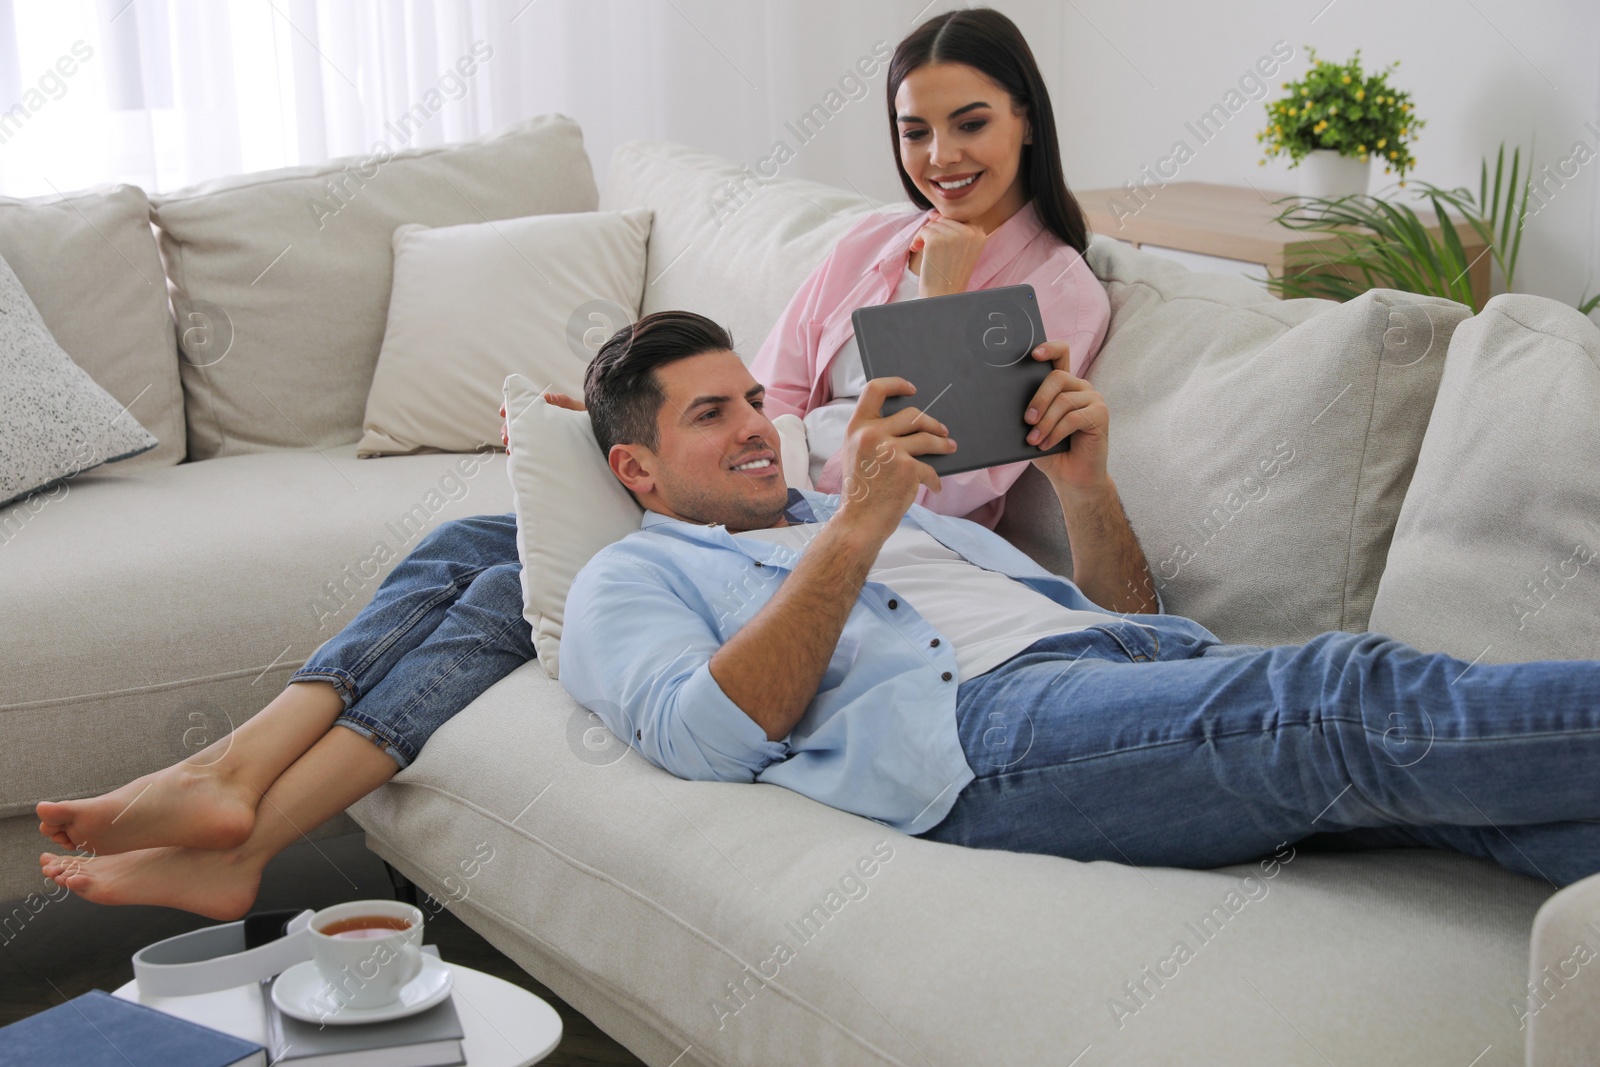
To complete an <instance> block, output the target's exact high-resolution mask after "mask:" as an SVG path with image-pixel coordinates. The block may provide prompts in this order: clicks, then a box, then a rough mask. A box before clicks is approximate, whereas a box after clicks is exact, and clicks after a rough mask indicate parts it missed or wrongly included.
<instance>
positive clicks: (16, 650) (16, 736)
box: [0, 445, 511, 899]
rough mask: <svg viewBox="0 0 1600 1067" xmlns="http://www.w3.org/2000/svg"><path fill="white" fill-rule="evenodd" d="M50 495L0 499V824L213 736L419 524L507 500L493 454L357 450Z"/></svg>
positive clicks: (85, 482) (334, 617)
mask: <svg viewBox="0 0 1600 1067" xmlns="http://www.w3.org/2000/svg"><path fill="white" fill-rule="evenodd" d="M66 488H67V492H66V493H65V494H64V496H62V497H61V498H59V499H55V500H53V501H51V502H50V503H48V504H47V505H46V506H45V507H43V508H40V509H38V510H36V511H30V510H28V509H27V508H26V507H25V506H19V507H17V508H13V509H8V510H5V511H0V530H4V532H5V537H6V540H5V543H4V544H0V618H5V619H12V620H22V619H25V620H27V625H12V626H7V627H6V646H5V647H6V652H5V655H3V656H0V738H3V739H4V742H3V743H0V817H5V816H11V815H25V814H26V813H27V812H28V811H29V810H31V808H32V805H33V803H34V802H36V801H38V800H40V799H44V798H49V799H54V800H60V799H67V798H69V797H80V796H89V795H93V794H95V793H100V792H103V791H105V790H106V789H110V788H113V787H115V786H118V785H121V784H122V783H123V782H126V781H128V780H130V779H131V778H134V777H137V776H138V775H141V774H146V773H148V772H150V771H153V770H156V769H157V768H159V767H164V766H166V765H168V764H170V763H173V762H175V761H177V760H179V759H182V758H183V757H184V756H186V755H189V754H192V753H193V752H194V751H195V749H196V748H197V747H198V746H201V745H203V744H204V743H206V742H207V741H208V739H215V738H217V737H220V736H222V735H223V734H225V733H226V732H227V731H228V730H229V728H230V727H231V726H236V725H238V724H239V723H240V722H242V721H244V719H245V718H247V717H249V716H250V715H253V714H254V713H255V712H256V711H258V710H260V709H261V708H262V707H263V706H264V705H265V704H266V703H267V701H268V700H270V699H272V696H273V695H274V694H275V693H276V692H277V691H278V690H279V689H280V688H281V687H282V686H283V684H284V682H285V680H286V679H287V678H288V676H289V674H290V673H291V672H293V671H294V670H295V669H296V668H297V667H299V666H300V664H301V663H303V662H304V661H305V660H306V658H307V657H308V656H309V655H310V654H311V653H312V651H313V650H314V649H315V648H316V647H317V646H318V645H320V644H321V643H322V642H324V641H326V640H327V639H328V638H330V637H332V636H333V635H334V634H336V633H338V632H339V630H340V629H341V628H342V627H343V626H344V625H345V624H346V623H347V622H349V621H350V620H351V619H352V618H353V617H354V616H355V614H356V612H358V611H359V610H360V609H361V607H362V606H363V605H365V604H366V602H367V601H368V600H369V599H370V598H371V597H372V594H373V592H374V591H375V590H376V589H377V587H378V584H379V583H380V582H381V581H382V580H383V578H384V576H385V575H386V574H388V572H389V570H390V569H391V568H392V567H393V566H394V565H395V563H397V562H398V561H399V560H400V558H401V557H403V556H404V555H405V554H406V553H407V552H409V551H411V549H413V548H414V547H416V545H417V543H418V542H419V541H420V540H421V539H422V537H423V536H425V535H426V533H427V532H428V531H430V530H433V529H435V528H437V527H438V525H439V524H440V523H443V522H445V521H447V520H449V519H454V518H459V517H462V516H466V515H480V514H485V513H492V514H504V513H506V512H508V511H510V510H511V489H510V486H509V485H508V484H507V479H506V473H505V457H504V456H503V455H501V454H499V453H481V454H476V455H466V456H462V455H440V454H434V455H422V456H396V457H393V458H390V459H386V460H383V461H382V462H372V461H368V460H358V459H357V458H356V456H355V446H354V445H343V446H338V447H334V448H327V449H323V450H321V451H320V452H319V451H316V450H313V449H299V450H292V451H290V450H285V451H278V452H272V453H268V454H262V455H250V456H234V457H230V458H227V459H218V460H210V461H207V462H205V463H185V464H182V465H180V466H177V467H166V468H161V469H158V470H144V471H136V472H133V473H131V474H110V473H104V472H103V471H102V470H93V471H89V472H87V473H85V474H83V475H80V476H79V477H78V478H76V479H74V480H73V481H71V482H69V483H67V487H66ZM72 738H87V739H93V741H92V743H86V744H83V745H74V744H71V743H70V739H72ZM64 754H65V755H64ZM67 756H70V758H66V757H67ZM34 873H35V874H37V872H36V871H35V872H34ZM0 880H3V876H0ZM0 899H4V896H3V893H0Z"/></svg>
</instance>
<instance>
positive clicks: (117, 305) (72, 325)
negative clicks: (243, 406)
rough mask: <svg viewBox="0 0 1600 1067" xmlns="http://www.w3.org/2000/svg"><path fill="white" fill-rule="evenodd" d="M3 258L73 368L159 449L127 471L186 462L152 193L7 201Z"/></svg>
mask: <svg viewBox="0 0 1600 1067" xmlns="http://www.w3.org/2000/svg"><path fill="white" fill-rule="evenodd" d="M0 257H4V259H5V261H6V262H7V263H9V264H11V269H12V270H13V271H15V272H16V275H17V278H18V280H19V281H21V282H22V287H23V288H24V289H26V290H27V291H28V296H29V298H31V299H32V300H33V303H34V306H35V307H37V308H38V309H39V315H40V316H41V317H42V318H43V319H44V323H45V325H46V326H48V327H50V332H51V334H53V335H54V336H55V339H56V341H57V343H59V344H60V345H61V347H62V348H63V349H65V350H66V352H67V355H69V356H71V357H72V361H73V362H74V363H76V364H77V365H78V366H80V367H82V368H83V369H84V370H86V371H88V372H89V377H91V378H93V379H94V380H95V382H96V383H98V384H99V386H100V387H101V388H102V389H104V390H105V391H106V392H108V393H110V394H111V395H112V396H114V397H116V399H117V401H118V402H119V403H121V404H124V405H127V406H128V411H129V413H130V414H132V415H133V417H134V418H135V419H137V420H138V421H139V423H140V425H142V426H144V427H145V428H146V429H147V430H149V431H150V432H151V433H152V434H154V435H155V436H156V439H157V440H158V441H160V444H158V445H157V446H156V447H155V448H153V449H151V450H150V451H148V452H146V453H144V454H143V455H139V456H134V457H132V458H130V459H126V460H123V461H122V462H121V464H120V465H119V469H120V470H123V471H128V470H136V469H140V468H145V467H170V466H172V465H173V464H174V463H178V462H180V461H181V460H182V459H183V456H184V449H185V444H184V417H183V390H182V388H181V387H180V385H179V384H178V347H177V344H176V343H175V341H174V337H173V329H172V311H171V308H170V307H169V305H168V303H167V282H166V277H165V275H163V274H162V272H161V256H160V254H159V253H158V252H157V251H156V241H155V237H154V235H152V234H151V232H150V202H149V201H148V200H146V199H145V195H144V191H143V190H142V189H138V188H136V187H134V186H132V185H117V186H104V187H101V188H96V189H89V190H86V191H84V192H81V193H72V194H70V195H68V196H59V197H44V198H41V199H37V200H12V199H8V198H3V197H0Z"/></svg>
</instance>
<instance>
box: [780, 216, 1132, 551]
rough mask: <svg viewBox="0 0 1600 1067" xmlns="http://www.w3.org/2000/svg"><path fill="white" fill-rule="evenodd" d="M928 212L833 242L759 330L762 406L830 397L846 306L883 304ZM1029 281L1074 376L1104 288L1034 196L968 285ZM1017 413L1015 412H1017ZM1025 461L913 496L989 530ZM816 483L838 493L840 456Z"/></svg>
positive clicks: (990, 244) (1090, 342) (1096, 322)
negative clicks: (1042, 214) (764, 331)
mask: <svg viewBox="0 0 1600 1067" xmlns="http://www.w3.org/2000/svg"><path fill="white" fill-rule="evenodd" d="M932 215H933V212H932V211H909V212H899V213H895V214H886V213H882V212H875V213H873V214H871V215H868V216H867V217H866V218H864V219H862V220H861V221H860V222H858V223H856V225H855V226H853V227H851V229H850V231H849V232H848V233H846V234H845V235H844V236H843V237H841V238H840V239H839V243H838V244H837V245H835V246H834V249H833V252H832V253H830V254H829V256H828V258H827V259H825V260H823V261H822V263H821V265H819V266H818V267H817V269H816V270H814V271H812V272H811V276H810V277H809V278H807V279H806V280H805V283H804V284H803V285H801V286H800V289H799V291H798V292H796V293H795V295H794V299H793V300H790V301H789V306H788V307H787V308H786V309H785V310H784V313H783V315H782V317H780V318H779V319H778V321H777V324H776V325H774V326H773V327H772V332H771V333H770V334H768V335H767V340H766V343H765V344H763V345H762V346H761V351H760V352H759V353H757V355H756V358H755V361H754V362H753V363H752V364H751V367H750V371H751V373H752V374H754V375H755V378H756V380H757V381H759V382H761V383H762V384H763V385H765V386H766V387H767V395H766V411H767V414H768V415H770V416H777V415H782V414H785V413H789V414H793V415H797V416H799V417H801V418H804V417H805V416H806V414H807V413H808V412H810V411H811V410H812V409H813V408H816V407H819V406H821V405H823V404H826V403H827V402H828V401H830V400H832V399H833V395H832V391H831V388H830V385H831V380H830V375H829V371H830V369H831V367H832V364H833V360H834V357H835V356H837V355H838V354H839V350H840V348H841V347H843V345H844V343H845V341H847V340H848V339H849V338H850V337H851V336H852V335H853V334H854V328H853V326H852V325H851V322H850V313H851V312H853V311H854V310H855V309H856V308H859V307H872V306H875V305H878V304H883V303H886V302H887V301H888V300H889V297H890V295H891V294H892V293H893V292H894V290H895V287H896V286H897V285H898V284H899V282H900V278H901V276H902V275H903V273H904V272H905V268H906V262H907V259H908V257H909V256H910V252H911V239H912V238H913V237H915V236H916V234H917V231H919V230H920V229H921V228H922V225H923V223H924V222H925V221H926V220H927V219H929V218H930V217H931V216H932ZM1023 284H1027V285H1031V286H1033V289H1034V292H1035V293H1036V294H1037V295H1038V297H1039V314H1040V316H1041V318H1042V319H1043V321H1044V325H1045V331H1046V334H1047V336H1048V337H1049V339H1050V340H1052V341H1066V342H1067V345H1068V350H1069V351H1070V352H1071V370H1072V373H1073V374H1076V375H1078V376H1079V377H1082V376H1083V374H1084V372H1085V371H1087V370H1088V368H1089V365H1090V364H1091V363H1093V362H1094V357H1095V356H1096V355H1098V354H1099V352H1100V346H1101V344H1102V343H1103V342H1104V341H1105V336H1106V326H1107V325H1108V324H1109V323H1110V321H1111V304H1110V301H1109V300H1108V299H1107V298H1106V291H1105V287H1104V286H1102V285H1101V284H1100V280H1099V279H1098V278H1096V277H1095V276H1094V273H1093V272H1092V271H1091V270H1090V269H1089V266H1088V264H1087V263H1085V262H1084V261H1083V256H1082V255H1081V254H1080V253H1079V252H1078V251H1077V250H1076V249H1074V248H1072V247H1071V246H1070V245H1067V244H1065V243H1063V242H1062V241H1061V240H1060V239H1059V238H1058V237H1056V235H1055V234H1053V233H1051V232H1050V231H1049V230H1047V229H1045V227H1044V225H1043V224H1042V223H1041V222H1040V221H1039V214H1038V211H1037V210H1036V209H1035V207H1034V203H1033V201H1031V200H1030V201H1028V203H1026V204H1024V205H1023V206H1022V209H1021V210H1020V211H1018V212H1017V213H1016V214H1015V215H1013V216H1011V218H1009V219H1007V220H1006V221H1005V222H1004V223H1002V224H1001V225H1000V227H999V228H998V229H996V230H995V231H994V232H993V233H991V234H990V235H989V237H988V239H987V240H986V241H985V242H984V244H983V251H982V252H981V253H980V254H979V256H978V262H977V265H976V266H974V267H973V270H972V278H971V280H970V281H969V282H968V284H967V289H968V290H969V291H971V290H974V289H993V288H996V287H998V286H1002V285H1023ZM1018 419H1019V420H1020V419H1021V413H1020V412H1019V413H1018ZM1027 466H1028V464H1027V463H1026V462H1022V463H1010V464H1007V465H1005V466H1003V467H990V468H988V469H986V470H977V471H968V472H966V473H965V474H954V475H950V476H948V477H946V478H943V479H941V482H942V485H943V488H942V490H941V491H940V492H938V493H930V492H929V491H928V488H927V486H923V487H922V488H921V489H919V490H918V492H917V503H919V504H921V505H923V506H924V507H926V508H929V509H931V510H933V511H937V512H939V513H941V514H944V515H960V516H965V517H967V518H969V519H972V520H974V521H976V522H981V523H983V525H985V526H988V527H989V528H991V529H993V528H994V525H995V523H997V522H998V521H999V520H1000V514H1001V511H1002V509H1003V508H1004V505H1005V499H1004V498H1005V493H1006V490H1008V489H1010V488H1011V486H1012V484H1013V483H1014V482H1016V480H1017V479H1018V478H1019V477H1021V476H1022V472H1023V471H1024V470H1025V469H1026V468H1027ZM817 488H818V489H819V490H821V491H823V492H831V493H836V492H838V491H839V488H840V486H839V457H838V456H837V455H836V456H834V457H832V458H831V459H830V460H829V461H828V465H827V467H826V469H825V470H824V471H823V473H822V476H821V478H819V479H818V485H817Z"/></svg>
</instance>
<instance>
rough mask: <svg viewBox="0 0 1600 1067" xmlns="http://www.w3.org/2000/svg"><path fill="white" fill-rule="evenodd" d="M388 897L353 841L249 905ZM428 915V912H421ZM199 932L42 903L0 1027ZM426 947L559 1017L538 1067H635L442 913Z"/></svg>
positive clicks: (152, 912) (165, 919) (313, 849)
mask: <svg viewBox="0 0 1600 1067" xmlns="http://www.w3.org/2000/svg"><path fill="white" fill-rule="evenodd" d="M393 895H394V890H393V888H392V886H391V884H390V882H389V877H388V874H387V872H386V870H385V869H384V866H383V863H382V862H381V861H380V860H379V859H378V858H377V857H376V856H374V855H373V854H372V853H370V852H368V851H367V850H366V847H365V846H364V845H363V844H362V842H361V835H359V834H354V835H351V836H349V837H341V838H335V839H332V840H329V841H318V842H315V843H314V844H313V843H308V842H302V843H300V844H298V845H295V846H294V847H293V848H291V849H289V850H287V851H286V852H284V853H283V855H281V856H279V857H278V858H277V859H276V860H274V861H273V863H272V864H271V865H270V866H269V867H268V868H267V872H266V877H265V878H264V879H263V880H262V886H261V896H260V898H259V899H258V900H257V902H256V906H257V907H258V908H260V909H262V910H268V909H274V908H303V907H304V908H324V907H327V906H329V905H330V904H337V903H338V902H340V901H342V900H361V899H373V898H388V897H392V896H393ZM5 911H6V912H9V911H10V909H9V908H6V909H5ZM429 914H430V915H432V914H434V910H433V909H432V908H431V907H430V909H429ZM206 925H209V922H208V920H205V919H201V918H198V917H196V916H193V915H189V914H188V913H186V912H180V911H173V910H171V909H170V908H149V907H132V908H103V907H99V906H97V905H94V904H87V903H85V902H84V901H81V900H78V899H77V898H75V897H68V898H65V899H62V900H59V901H56V902H53V903H50V904H47V905H46V906H45V908H44V909H43V910H42V911H40V912H39V913H38V914H37V915H35V916H34V917H33V918H32V919H31V920H30V921H29V922H28V925H27V926H25V927H23V928H22V930H21V931H20V932H18V933H17V934H16V935H15V936H13V937H11V939H10V940H9V941H6V942H5V943H4V945H3V948H4V951H3V952H0V1025H5V1024H6V1023H13V1022H16V1021H17V1020H18V1019H22V1018H25V1017H27V1016H29V1015H32V1014H34V1013H35V1012H39V1011H43V1010H44V1009H45V1008H48V1007H51V1006H52V1005H55V1004H60V1003H61V1002H62V1001H64V1000H67V999H70V998H72V997H75V996H77V995H78V994H80V993H86V992H88V991H89V990H91V989H104V990H106V991H107V992H109V991H111V990H113V989H116V988H117V987H118V986H120V985H122V984H123V983H124V982H128V981H131V980H132V978H133V965H132V964H131V963H130V962H129V960H130V958H131V957H132V955H133V953H134V952H135V951H137V950H138V949H140V948H142V947H143V946H145V945H148V944H150V943H151V942H153V941H159V940H161V939H162V938H164V937H171V936H173V935H174V934H180V933H183V932H185V931H187V930H194V929H197V928H199V927H201V926H206ZM426 940H427V942H428V943H430V944H435V945H438V946H439V956H440V958H441V959H443V960H444V961H445V962H446V963H460V964H462V965H464V966H467V967H471V968H473V969H474V970H479V971H484V972H486V973H488V974H492V975H494V976H495V977H496V978H503V979H505V980H506V981H508V982H511V983H512V984H513V985H517V986H521V987H522V988H523V989H526V990H528V991H529V992H531V993H534V994H536V995H538V996H540V997H543V998H544V1000H545V1001H546V1002H548V1003H549V1004H550V1006H551V1007H553V1008H555V1009H556V1011H557V1012H559V1013H560V1015H561V1022H562V1029H563V1032H562V1037H561V1045H560V1047H558V1048H557V1049H556V1051H555V1052H553V1053H551V1054H550V1056H549V1057H548V1058H546V1059H544V1060H541V1061H540V1063H541V1064H547V1065H551V1067H578V1065H582V1064H605V1065H611V1064H642V1062H643V1061H641V1060H639V1059H638V1058H637V1057H635V1056H634V1055H633V1054H632V1053H630V1052H629V1051H628V1050H627V1049H625V1048H623V1047H622V1046H621V1045H619V1044H617V1043H616V1042H615V1041H613V1040H611V1039H610V1038H609V1037H607V1036H606V1035H605V1034H604V1033H603V1032H601V1031H600V1029H599V1028H598V1027H596V1026H595V1025H594V1024H593V1023H591V1022H590V1021H589V1020H588V1019H585V1018H584V1017H583V1016H582V1015H579V1014H578V1013H577V1012H576V1011H574V1010H573V1009H572V1008H570V1007H569V1006H568V1005H567V1004H566V1003H564V1002H563V1001H561V1000H560V999H559V998H557V997H556V995H555V994H554V993H552V992H550V990H548V989H546V988H545V987H544V986H542V985H540V984H539V983H538V982H536V981H534V980H533V979H532V978H531V977H529V976H528V974H527V973H526V972H525V971H523V970H522V968H520V967H518V966H517V965H516V964H515V963H513V962H512V961H511V960H510V959H509V958H508V957H506V956H505V955H504V954H502V953H501V952H500V951H499V950H497V949H496V948H495V947H494V946H493V945H491V944H489V943H488V942H487V941H485V940H484V939H483V938H481V937H479V936H478V935H477V934H476V933H474V932H473V931H472V930H471V929H470V928H469V927H467V926H466V925H465V924H464V923H462V922H461V920H459V919H457V918H456V917H455V916H453V915H451V914H450V913H449V912H448V911H442V910H441V911H439V912H438V913H437V917H436V918H432V919H429V921H428V928H427V934H426Z"/></svg>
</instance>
